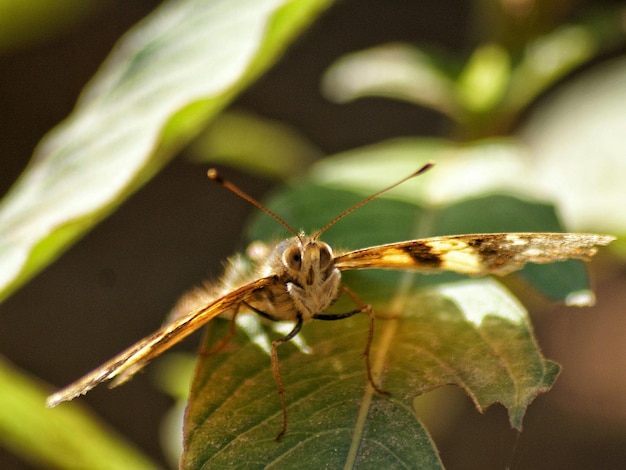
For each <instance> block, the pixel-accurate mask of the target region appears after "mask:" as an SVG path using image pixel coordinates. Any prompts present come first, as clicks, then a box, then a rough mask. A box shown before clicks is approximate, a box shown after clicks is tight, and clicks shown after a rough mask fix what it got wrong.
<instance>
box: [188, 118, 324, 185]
mask: <svg viewBox="0 0 626 470" xmlns="http://www.w3.org/2000/svg"><path fill="white" fill-rule="evenodd" d="M241 136H246V138H245V139H242V138H241ZM190 154H191V158H192V160H194V161H196V162H211V163H212V164H215V163H220V162H221V163H225V164H228V165H229V166H234V167H240V168H242V169H245V170H246V171H248V172H252V173H257V174H261V175H264V176H266V177H272V178H278V179H286V178H287V177H293V176H294V175H297V174H299V173H303V172H304V171H306V169H307V168H308V167H309V166H310V164H311V163H312V162H313V161H314V160H316V159H317V158H319V157H320V156H321V151H320V150H319V149H318V148H316V147H315V146H314V145H313V144H312V143H311V142H309V141H308V140H307V139H306V138H305V137H303V136H302V135H300V134H299V133H298V131H297V130H296V129H295V128H293V127H291V126H289V125H287V124H283V123H280V122H277V121H272V120H269V119H263V118H261V117H259V116H255V115H253V114H251V113H247V112H243V111H232V110H231V111H226V112H224V113H223V114H221V115H220V116H219V117H218V118H217V119H216V120H215V121H214V122H213V123H212V124H211V126H210V127H209V128H208V129H207V130H206V131H205V132H204V133H202V134H201V135H200V137H199V138H198V139H196V141H195V142H194V143H193V145H192V147H191V149H190Z"/></svg>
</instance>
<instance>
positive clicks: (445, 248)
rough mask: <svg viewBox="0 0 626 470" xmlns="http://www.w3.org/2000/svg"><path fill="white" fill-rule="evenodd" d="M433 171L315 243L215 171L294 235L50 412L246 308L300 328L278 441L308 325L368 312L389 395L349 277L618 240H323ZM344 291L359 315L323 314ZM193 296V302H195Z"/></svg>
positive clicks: (523, 236) (493, 263) (571, 236)
mask: <svg viewBox="0 0 626 470" xmlns="http://www.w3.org/2000/svg"><path fill="white" fill-rule="evenodd" d="M431 166H432V164H427V165H425V166H423V167H422V168H420V169H419V170H418V171H416V172H415V173H413V174H411V175H410V176H408V177H407V178H405V179H403V180H401V181H400V182H398V183H396V184H394V185H393V186H391V187H389V188H386V189H384V190H383V191H380V192H378V193H376V194H374V195H372V196H370V197H368V198H366V199H365V200H363V201H361V202H360V203H359V204H357V205H355V206H353V207H351V208H350V209H348V210H346V211H345V212H343V213H341V214H340V215H339V216H337V217H336V218H334V219H333V220H331V221H330V222H329V223H328V224H327V225H326V226H325V227H323V228H322V229H321V230H319V231H318V232H316V233H315V234H313V235H311V236H308V235H305V234H303V233H298V232H296V231H294V230H293V229H292V228H291V227H289V225H287V224H286V223H285V222H284V221H283V220H282V219H280V218H279V217H278V216H277V215H275V214H274V213H272V212H271V211H269V210H268V209H266V208H265V207H264V206H262V205H261V204H260V203H258V202H257V201H255V200H254V199H252V198H251V197H250V196H248V195H247V194H245V193H244V192H243V191H241V190H240V189H239V188H237V187H236V186H234V185H232V184H231V183H229V182H228V181H225V180H223V179H222V178H221V177H220V176H219V175H218V174H217V172H216V171H215V170H210V171H209V177H210V178H211V179H213V180H216V181H217V182H219V183H220V184H222V185H223V186H225V187H227V188H228V189H230V190H231V191H233V192H235V193H236V194H238V195H239V196H241V197H242V198H244V199H246V200H248V201H249V202H251V203H252V204H254V205H255V206H257V207H259V208H260V209H262V210H263V211H265V212H266V213H268V214H269V215H270V216H272V217H274V218H275V219H276V220H277V221H279V222H280V223H281V224H282V225H284V226H285V227H287V228H288V229H289V230H290V231H291V232H292V233H293V235H294V236H293V237H292V238H289V239H287V240H285V241H283V242H281V243H279V244H278V245H276V247H275V248H274V249H273V250H272V251H271V252H270V254H269V255H268V256H267V259H265V260H264V261H263V262H261V263H260V265H259V266H258V269H257V270H256V271H255V272H254V273H253V274H251V275H250V277H249V278H248V277H244V278H242V279H238V278H236V279H233V276H231V275H228V273H227V276H226V279H225V281H224V283H223V285H221V286H218V287H216V288H212V289H210V290H209V291H207V290H202V289H201V290H197V291H194V292H192V293H191V294H190V295H189V296H188V297H187V300H190V302H187V301H183V302H182V303H181V305H182V306H185V305H193V306H194V307H193V308H191V309H190V310H189V311H185V312H184V313H183V314H181V315H179V316H177V317H176V318H175V319H174V320H172V321H171V322H169V323H167V324H166V325H164V326H163V327H162V328H161V329H159V330H158V331H156V332H154V333H153V334H151V335H150V336H148V337H146V338H144V339H142V340H140V341H139V342H137V343H135V344H134V345H132V346H130V347H129V348H128V349H126V350H125V351H122V352H121V353H119V354H118V355H117V356H115V357H113V358H112V359H110V360H109V361H107V362H105V363H104V364H102V365H101V366H100V367H98V368H96V369H94V370H93V371H91V372H89V373H88V374H87V375H85V376H84V377H82V378H81V379H79V380H77V381H76V382H74V383H72V384H70V385H68V386H67V387H65V388H63V389H61V390H59V391H58V392H56V393H54V394H52V395H50V397H48V400H47V405H48V406H49V407H53V406H56V405H57V404H59V403H60V402H63V401H66V400H71V399H73V398H75V397H76V396H78V395H82V394H85V393H86V392H88V391H89V390H91V389H92V388H93V387H95V386H96V385H98V384H99V383H102V382H105V381H109V380H113V385H114V386H115V385H118V384H119V383H121V382H124V381H125V380H127V379H129V378H130V377H131V376H132V375H133V374H134V373H135V372H137V371H138V370H140V369H141V368H142V367H143V366H145V365H146V364H147V363H148V362H149V361H150V360H151V359H153V358H154V357H156V356H158V355H159V354H161V353H162V352H164V351H165V350H167V349H168V348H170V347H171V346H173V345H174V344H176V343H178V342H179V341H181V340H182V339H184V338H185V337H187V336H188V335H190V334H191V333H193V332H194V331H196V330H197V329H198V328H200V327H201V326H203V325H205V324H206V323H207V322H209V321H210V320H211V319H213V318H215V317H216V316H218V315H221V314H223V313H228V312H230V313H233V314H235V315H236V314H237V312H238V311H239V310H240V309H242V308H244V309H249V310H252V311H253V312H256V313H258V314H259V315H261V316H263V317H265V318H267V319H270V320H276V321H278V320H280V321H291V322H293V323H294V326H293V328H292V330H291V331H290V332H289V333H288V334H286V335H285V336H283V337H282V338H279V339H277V340H275V341H273V342H272V349H271V360H272V370H273V373H274V378H275V380H276V383H277V385H278V390H279V396H280V400H281V405H282V410H283V423H282V428H281V431H280V433H279V434H278V436H277V439H278V438H280V437H281V436H282V435H283V434H284V433H285V431H286V429H287V411H286V405H285V398H284V389H283V386H282V382H281V378H280V373H279V368H278V355H277V348H278V347H279V346H280V345H281V344H283V343H285V342H287V341H289V340H291V339H292V338H294V337H295V336H296V335H297V334H298V333H299V332H300V330H301V328H302V325H303V324H304V323H305V322H307V321H310V320H338V319H342V318H347V317H349V316H352V315H355V314H357V313H361V312H366V313H368V314H369V316H370V329H369V335H368V339H367V344H366V348H365V358H366V366H367V373H368V379H369V382H370V383H371V384H372V386H373V387H374V388H375V389H376V390H377V391H378V392H380V393H385V392H383V391H382V390H380V389H379V388H378V387H377V385H376V384H375V383H374V381H373V379H372V374H371V368H370V365H369V347H370V344H371V340H372V335H373V321H374V316H373V314H372V311H371V308H370V307H369V306H368V305H364V304H363V303H362V302H361V301H360V300H359V299H358V297H357V296H356V295H355V294H353V293H352V292H351V291H350V290H349V289H347V288H346V287H344V286H342V285H341V272H342V271H349V270H359V269H402V270H413V271H420V272H435V271H441V270H447V271H454V272H459V273H463V274H469V275H486V274H498V275H504V274H508V273H510V272H512V271H515V270H518V269H520V268H521V267H522V266H523V265H524V264H526V263H528V262H531V263H552V262H556V261H563V260H566V259H570V258H578V259H588V258H590V257H591V256H593V255H594V254H595V253H596V246H598V245H607V244H609V243H610V242H611V241H612V240H614V237H612V236H610V235H598V234H581V233H493V234H472V235H451V236H440V237H432V238H424V239H418V240H410V241H405V242H400V243H390V244H387V245H380V246H374V247H369V248H364V249H360V250H356V251H350V252H347V253H342V254H334V253H333V250H332V249H331V247H330V246H329V245H328V244H326V243H324V242H322V241H320V240H319V236H320V235H321V234H322V233H323V232H324V231H325V230H326V229H327V228H329V227H330V226H331V225H333V224H334V223H335V222H337V221H338V220H339V219H341V218H343V217H344V216H346V215H347V214H349V213H350V212H352V211H354V210H356V209H358V208H359V207H361V206H362V205H363V204H366V203H367V202H369V201H370V200H372V199H373V198H375V197H377V196H378V195H380V194H381V193H383V192H385V191H387V190H389V189H391V188H393V187H395V186H397V185H398V184H401V183H402V182H404V181H406V180H407V179H409V178H412V177H414V176H417V175H419V174H421V173H423V172H424V171H426V170H428V169H429V168H430V167H431ZM343 292H346V293H347V294H348V295H350V296H351V297H352V299H353V300H354V301H355V304H356V307H357V308H355V309H354V310H352V311H349V312H346V313H342V314H327V313H324V312H325V310H326V309H327V308H328V307H329V306H330V305H331V304H332V303H333V302H334V301H335V300H336V299H337V298H338V297H339V296H340V295H341V294H342V293H343ZM192 297H193V299H190V298H192Z"/></svg>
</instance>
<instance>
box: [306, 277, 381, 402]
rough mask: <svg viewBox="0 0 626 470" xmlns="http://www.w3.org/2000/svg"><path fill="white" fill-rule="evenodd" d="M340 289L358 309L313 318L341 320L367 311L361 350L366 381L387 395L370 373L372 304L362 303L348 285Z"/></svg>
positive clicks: (372, 338) (372, 337)
mask: <svg viewBox="0 0 626 470" xmlns="http://www.w3.org/2000/svg"><path fill="white" fill-rule="evenodd" d="M342 290H343V292H344V293H345V294H348V295H349V296H350V298H351V299H352V301H353V302H354V303H355V304H356V305H357V307H359V308H358V309H356V310H352V311H350V312H346V313H340V314H336V315H332V314H323V313H318V314H317V315H314V316H313V318H315V319H316V320H341V319H343V318H348V317H351V316H352V315H356V314H357V313H367V315H368V316H369V326H368V330H367V343H366V344H365V350H364V351H363V356H364V357H365V368H366V369H367V381H368V382H369V383H370V385H371V386H372V388H373V389H374V390H375V391H376V393H380V394H381V395H389V392H387V391H386V390H383V389H382V388H380V387H379V386H378V385H376V382H374V376H373V374H372V366H371V360H370V350H371V346H372V341H373V340H374V320H375V318H376V315H375V314H374V311H373V310H372V306H371V305H369V304H366V303H364V302H363V301H362V300H361V298H360V297H359V296H358V295H356V293H354V292H353V291H352V290H351V289H349V288H348V287H346V286H342Z"/></svg>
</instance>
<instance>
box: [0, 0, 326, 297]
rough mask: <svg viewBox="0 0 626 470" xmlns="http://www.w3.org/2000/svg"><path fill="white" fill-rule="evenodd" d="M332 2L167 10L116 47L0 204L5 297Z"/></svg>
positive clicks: (195, 4)
mask: <svg viewBox="0 0 626 470" xmlns="http://www.w3.org/2000/svg"><path fill="white" fill-rule="evenodd" d="M328 3H329V2H328V1H327V0H305V1H297V2H294V1H286V0H228V1H223V0H214V1H210V2H207V1H198V0H179V1H169V2H166V3H164V4H163V5H162V6H161V7H160V8H158V9H156V10H155V11H154V12H153V13H152V14H151V15H150V16H149V17H148V18H146V19H145V20H144V21H142V22H141V23H140V24H138V25H137V26H136V27H135V28H133V29H132V30H131V31H129V32H128V33H127V34H126V35H125V36H124V37H123V38H122V39H121V40H120V42H119V43H118V45H117V47H116V48H115V49H114V51H113V52H112V53H111V55H110V57H109V58H108V59H107V60H106V62H105V63H104V64H103V65H102V67H101V69H100V70H99V71H98V73H97V74H96V76H95V77H94V78H93V79H92V81H91V83H89V84H88V85H87V87H86V88H85V89H84V91H83V94H82V96H81V98H80V100H79V101H78V103H77V105H76V107H75V108H74V110H73V111H72V113H71V114H70V116H68V118H67V119H66V120H65V121H63V122H62V123H61V124H60V125H59V126H57V127H56V128H55V129H54V130H52V131H51V132H50V133H49V134H48V135H47V136H46V137H45V138H44V139H43V140H42V142H41V143H40V145H39V146H38V148H37V150H36V151H35V154H34V156H33V159H32V161H31V163H30V165H29V167H28V168H27V169H26V171H25V172H24V173H23V174H22V176H21V177H20V179H19V180H18V181H17V182H16V183H15V185H14V186H13V188H12V189H11V190H10V192H9V193H8V194H7V196H6V197H5V198H4V200H3V201H2V204H1V206H0V299H1V298H3V297H6V296H7V295H9V293H10V292H11V291H13V290H14V289H16V288H17V287H18V286H19V285H20V284H22V283H23V282H24V281H26V280H27V279H28V278H30V277H31V276H32V275H33V274H35V273H36V272H37V271H39V270H40V269H42V268H43V267H44V266H45V265H46V264H48V263H49V262H50V261H51V260H53V259H54V258H55V257H57V256H58V255H59V254H60V253H61V252H62V251H63V250H64V249H66V248H67V246H68V245H69V244H70V243H72V242H73V241H74V240H75V239H76V238H77V237H79V236H80V235H81V234H83V233H84V232H85V231H86V230H88V229H89V228H90V227H92V226H93V225H94V224H95V223H97V222H98V221H99V220H101V219H102V218H103V217H105V216H106V215H107V214H108V213H110V212H111V211H112V210H113V209H114V208H115V207H116V206H117V205H118V204H120V203H121V202H122V201H123V200H124V199H125V198H126V197H128V196H129V195H130V194H131V193H132V192H134V191H135V190H136V189H138V188H139V187H140V186H141V185H143V184H144V183H145V182H146V181H147V180H149V179H150V178H151V177H152V175H154V173H155V172H157V171H158V170H159V169H160V168H161V167H162V166H163V165H164V164H165V163H166V162H167V161H168V160H169V159H170V158H171V157H172V156H173V155H174V154H175V152H176V150H178V149H179V148H180V147H181V146H182V145H184V144H185V143H187V142H188V141H189V140H190V139H191V137H193V136H194V135H195V134H197V133H198V132H199V131H200V129H201V128H202V126H204V125H205V124H206V122H207V121H208V120H210V119H211V118H212V117H214V116H215V115H216V114H217V113H218V112H219V111H220V110H221V109H222V108H223V107H224V106H225V105H226V104H228V102H229V101H230V100H232V98H233V97H234V96H236V94H237V93H238V92H239V91H241V90H242V89H243V88H245V86H247V85H248V84H249V83H250V82H251V81H252V80H253V79H254V78H256V77H257V76H258V75H259V74H260V73H262V72H263V71H264V70H266V69H267V68H268V67H269V66H270V65H271V64H272V63H273V62H275V61H276V60H277V58H278V57H279V56H280V54H281V53H282V52H283V51H284V50H285V48H286V47H287V45H288V44H289V43H290V42H291V40H292V39H293V37H294V36H295V35H296V34H297V33H298V32H300V31H301V30H302V28H303V27H304V26H306V25H307V24H308V23H309V22H310V21H312V19H313V18H314V17H315V16H316V15H317V14H318V13H319V12H320V10H322V9H323V8H324V7H326V6H327V5H328Z"/></svg>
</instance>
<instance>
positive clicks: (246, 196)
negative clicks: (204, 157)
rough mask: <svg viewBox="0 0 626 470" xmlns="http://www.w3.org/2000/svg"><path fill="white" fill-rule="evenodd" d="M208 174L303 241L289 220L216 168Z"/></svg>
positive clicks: (211, 178)
mask: <svg viewBox="0 0 626 470" xmlns="http://www.w3.org/2000/svg"><path fill="white" fill-rule="evenodd" d="M207 176H208V177H209V179H210V180H213V181H215V182H216V183H219V184H221V185H222V186H224V187H225V188H226V189H228V190H229V191H230V192H233V193H235V194H236V195H237V196H239V197H240V198H241V199H244V200H246V201H248V202H249V203H250V204H252V205H253V206H255V207H258V208H259V209H261V210H262V211H263V212H265V213H266V214H267V215H269V216H270V217H272V218H273V219H274V220H276V221H277V222H278V223H279V224H281V225H282V226H283V227H285V228H286V229H287V230H289V231H290V232H291V233H293V234H294V235H295V236H296V237H297V238H298V240H300V241H302V239H301V238H300V234H299V233H298V232H296V231H295V230H294V229H292V228H291V227H290V226H289V224H288V223H287V222H285V221H284V220H283V219H281V218H280V217H278V216H277V215H276V214H274V213H273V212H272V211H271V210H269V209H268V208H267V207H265V206H264V205H263V204H261V203H260V202H259V201H257V200H256V199H254V198H253V197H252V196H250V195H249V194H247V193H245V192H244V191H243V190H241V189H239V188H238V187H237V186H235V185H234V184H233V183H231V182H230V181H228V180H225V179H224V178H222V176H221V175H220V174H219V173H218V172H217V170H216V169H215V168H211V169H209V171H208V172H207Z"/></svg>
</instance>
